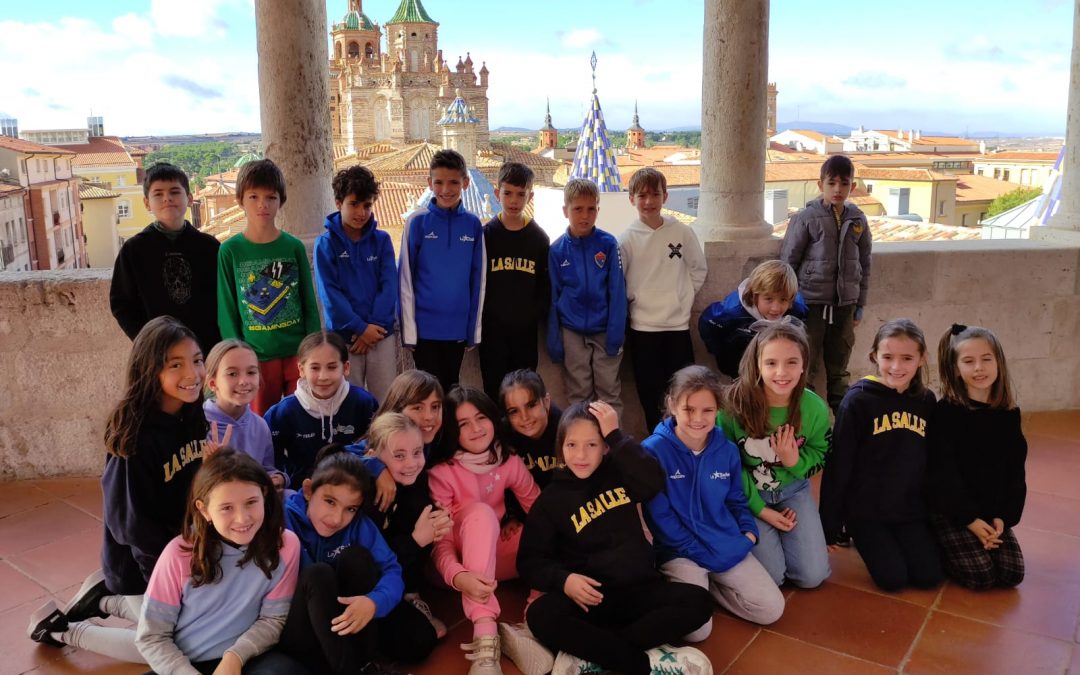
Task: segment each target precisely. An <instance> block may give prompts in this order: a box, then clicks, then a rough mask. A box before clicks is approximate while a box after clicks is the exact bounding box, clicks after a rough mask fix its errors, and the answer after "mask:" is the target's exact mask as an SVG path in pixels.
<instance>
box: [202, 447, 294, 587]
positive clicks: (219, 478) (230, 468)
mask: <svg viewBox="0 0 1080 675" xmlns="http://www.w3.org/2000/svg"><path fill="white" fill-rule="evenodd" d="M231 481H236V482H240V483H252V484H254V485H257V486H258V487H259V491H260V492H262V497H263V522H262V525H260V526H259V530H258V532H256V533H255V537H254V538H253V539H252V540H251V543H250V544H248V546H247V550H246V551H244V555H243V557H241V558H240V561H239V562H237V565H238V566H243V565H245V564H247V563H248V562H250V561H254V562H255V565H256V566H257V567H258V568H259V569H261V570H262V571H263V574H265V575H266V578H267V579H269V578H271V576H272V574H273V572H274V570H275V569H277V566H278V563H279V562H280V553H279V551H280V549H281V545H282V540H281V533H282V530H284V528H285V516H284V513H283V512H282V509H281V500H280V499H278V496H277V492H276V491H275V490H274V484H273V482H271V480H270V476H269V474H267V473H266V469H264V468H263V467H262V466H260V465H259V463H258V462H256V461H255V460H254V459H252V458H251V457H250V456H249V455H246V454H244V453H243V452H240V451H238V450H234V449H233V448H227V447H226V448H221V449H220V450H218V451H217V452H215V453H214V454H213V455H211V456H210V458H209V459H204V460H203V463H202V466H201V467H199V470H198V472H197V473H196V474H195V480H194V481H193V482H192V484H191V495H190V496H189V497H188V503H187V512H186V513H185V514H184V525H183V529H182V530H181V534H182V536H183V538H184V542H185V544H184V545H183V546H182V548H183V549H184V550H185V551H190V552H191V583H192V585H193V586H196V587H198V586H202V585H203V584H212V583H214V582H215V581H217V580H218V579H219V578H220V577H221V535H220V534H218V532H217V530H215V529H214V524H213V523H211V522H210V521H209V520H207V519H206V518H205V517H203V515H202V513H200V512H199V507H198V503H199V502H201V503H202V504H203V507H204V508H209V505H210V493H211V492H212V491H213V490H214V488H216V487H217V486H218V485H221V484H222V483H228V482H231Z"/></svg>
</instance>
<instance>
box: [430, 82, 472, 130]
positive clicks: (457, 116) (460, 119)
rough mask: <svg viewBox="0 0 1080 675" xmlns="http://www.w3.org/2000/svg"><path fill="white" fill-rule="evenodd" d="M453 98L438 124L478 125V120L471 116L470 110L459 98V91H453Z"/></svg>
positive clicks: (460, 97)
mask: <svg viewBox="0 0 1080 675" xmlns="http://www.w3.org/2000/svg"><path fill="white" fill-rule="evenodd" d="M454 94H455V98H454V100H453V101H451V102H450V105H448V106H446V112H445V113H444V114H443V116H442V118H441V119H440V120H439V121H438V124H478V123H479V122H480V120H478V119H476V117H475V116H474V115H473V114H472V109H470V108H469V104H468V103H466V102H465V99H464V98H462V96H461V89H455V90H454Z"/></svg>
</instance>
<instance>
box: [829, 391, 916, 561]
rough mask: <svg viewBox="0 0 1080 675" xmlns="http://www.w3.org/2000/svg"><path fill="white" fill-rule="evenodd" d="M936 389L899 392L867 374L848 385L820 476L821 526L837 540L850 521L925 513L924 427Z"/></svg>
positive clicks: (895, 519)
mask: <svg viewBox="0 0 1080 675" xmlns="http://www.w3.org/2000/svg"><path fill="white" fill-rule="evenodd" d="M933 413H934V394H933V392H931V391H929V390H927V391H924V392H923V393H921V394H913V393H908V392H905V393H903V394H901V393H900V392H898V391H896V390H895V389H892V388H891V387H887V386H885V385H884V384H882V383H881V382H879V381H878V380H877V378H873V377H866V378H863V379H861V380H859V381H858V382H856V383H855V384H853V385H851V388H850V389H848V392H847V395H846V396H844V400H843V401H842V402H841V403H840V409H839V411H838V412H837V414H836V424H835V426H834V427H833V438H832V440H833V446H832V454H831V455H830V457H829V459H828V460H827V461H826V464H825V472H824V474H823V475H822V479H821V526H822V529H823V530H824V531H825V541H826V542H828V543H830V544H833V543H836V541H837V538H838V536H839V533H840V528H841V527H842V526H843V525H844V524H845V523H847V522H850V521H875V522H886V523H897V522H908V521H913V520H920V519H922V518H925V517H926V503H925V502H926V495H925V490H924V486H925V476H926V463H927V456H928V447H929V445H928V441H927V437H926V433H927V427H928V426H929V424H930V423H931V422H930V420H931V418H932V417H933Z"/></svg>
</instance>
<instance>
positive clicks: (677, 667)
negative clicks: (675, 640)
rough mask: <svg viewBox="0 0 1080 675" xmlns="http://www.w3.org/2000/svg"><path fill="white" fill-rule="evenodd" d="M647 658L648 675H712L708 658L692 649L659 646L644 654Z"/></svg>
mask: <svg viewBox="0 0 1080 675" xmlns="http://www.w3.org/2000/svg"><path fill="white" fill-rule="evenodd" d="M645 653H646V654H647V655H648V656H649V666H650V667H651V668H652V670H651V671H650V675H712V672H713V669H712V662H710V661H709V657H708V656H705V654H704V653H702V652H701V651H699V650H697V649H694V648H693V647H672V646H671V645H660V646H659V647H655V648H653V649H649V650H647V651H646V652H645Z"/></svg>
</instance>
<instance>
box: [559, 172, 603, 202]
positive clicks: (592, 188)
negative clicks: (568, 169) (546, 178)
mask: <svg viewBox="0 0 1080 675" xmlns="http://www.w3.org/2000/svg"><path fill="white" fill-rule="evenodd" d="M578 197H592V198H593V199H595V200H596V202H597V205H599V203H600V188H598V187H596V183H594V182H592V181H591V180H589V179H588V178H573V179H571V180H570V181H568V182H567V183H566V187H564V188H563V206H570V203H571V202H573V201H574V200H575V199H577V198H578Z"/></svg>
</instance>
